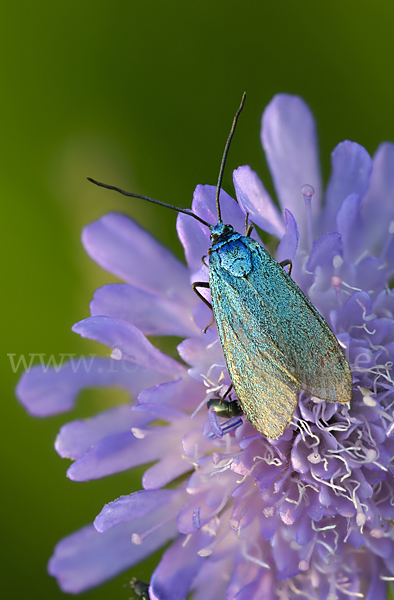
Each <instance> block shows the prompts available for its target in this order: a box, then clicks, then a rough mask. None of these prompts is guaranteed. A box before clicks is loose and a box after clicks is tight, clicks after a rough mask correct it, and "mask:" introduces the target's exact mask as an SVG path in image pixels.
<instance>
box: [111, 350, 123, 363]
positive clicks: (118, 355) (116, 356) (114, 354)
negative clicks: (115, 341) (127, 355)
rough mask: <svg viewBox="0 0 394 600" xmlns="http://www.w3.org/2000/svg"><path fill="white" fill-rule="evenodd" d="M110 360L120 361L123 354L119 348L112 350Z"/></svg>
mask: <svg viewBox="0 0 394 600" xmlns="http://www.w3.org/2000/svg"><path fill="white" fill-rule="evenodd" d="M111 358H113V359H114V360H122V358H123V352H122V350H121V349H120V348H114V349H113V350H112V352H111Z"/></svg>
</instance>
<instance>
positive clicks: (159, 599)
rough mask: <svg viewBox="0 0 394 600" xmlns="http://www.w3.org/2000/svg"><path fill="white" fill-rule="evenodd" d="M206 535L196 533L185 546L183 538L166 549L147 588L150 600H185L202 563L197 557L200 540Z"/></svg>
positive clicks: (200, 544) (201, 545)
mask: <svg viewBox="0 0 394 600" xmlns="http://www.w3.org/2000/svg"><path fill="white" fill-rule="evenodd" d="M206 538H208V536H207V535H206V534H201V532H198V533H197V534H195V535H193V536H192V537H191V538H190V539H189V540H188V542H187V544H185V543H184V542H185V539H186V538H185V536H181V537H180V538H179V539H178V540H176V541H175V542H174V543H173V544H172V546H170V548H168V549H167V550H166V551H165V552H164V554H163V556H162V558H161V561H160V563H159V565H158V567H157V568H156V570H155V571H154V573H153V575H152V578H151V582H150V588H149V594H150V597H151V600H185V598H186V596H187V595H188V593H189V590H190V587H191V584H192V582H193V580H194V578H195V576H196V575H197V573H198V571H199V570H200V568H201V566H202V565H203V563H204V560H205V559H204V558H202V557H201V556H198V554H197V552H198V550H199V549H200V547H204V546H205V544H204V542H203V543H202V540H204V539H206Z"/></svg>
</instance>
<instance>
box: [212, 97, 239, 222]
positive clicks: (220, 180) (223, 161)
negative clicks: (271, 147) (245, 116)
mask: <svg viewBox="0 0 394 600" xmlns="http://www.w3.org/2000/svg"><path fill="white" fill-rule="evenodd" d="M245 99H246V92H244V93H243V95H242V100H241V104H240V106H239V109H238V110H237V112H236V113H235V117H234V120H233V124H232V125H231V130H230V135H229V136H228V138H227V143H226V146H225V148H224V152H223V158H222V164H221V165H220V171H219V179H218V184H217V186H216V209H217V211H218V223H221V222H222V214H221V211H220V204H219V195H220V190H221V187H222V179H223V173H224V167H225V166H226V160H227V155H228V151H229V148H230V144H231V140H232V139H233V135H234V131H235V128H236V126H237V121H238V117H239V115H240V114H241V112H242V109H243V107H244V104H245Z"/></svg>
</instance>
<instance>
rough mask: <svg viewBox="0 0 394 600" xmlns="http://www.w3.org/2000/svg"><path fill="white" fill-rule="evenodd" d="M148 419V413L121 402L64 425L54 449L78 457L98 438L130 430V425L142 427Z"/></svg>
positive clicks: (70, 456) (64, 456)
mask: <svg viewBox="0 0 394 600" xmlns="http://www.w3.org/2000/svg"><path fill="white" fill-rule="evenodd" d="M149 421H150V418H149V416H148V415H142V414H141V413H136V412H134V411H132V410H131V407H130V405H128V404H122V405H121V406H117V407H116V408H112V409H111V410H106V411H105V412H102V413H99V414H97V415H95V416H94V417H92V418H90V419H80V420H78V421H73V422H71V423H67V424H66V425H64V426H63V427H62V428H61V430H60V431H59V434H58V436H57V438H56V442H55V448H56V451H57V452H58V453H59V454H60V456H62V457H63V458H71V459H73V460H75V459H77V458H80V457H81V456H83V455H84V454H85V453H86V452H88V451H89V450H90V449H91V448H92V447H93V446H95V444H97V443H98V442H99V441H100V440H102V439H104V438H106V437H108V436H110V435H114V434H117V433H122V432H124V431H130V430H131V428H132V427H144V426H145V425H146V423H148V422H149Z"/></svg>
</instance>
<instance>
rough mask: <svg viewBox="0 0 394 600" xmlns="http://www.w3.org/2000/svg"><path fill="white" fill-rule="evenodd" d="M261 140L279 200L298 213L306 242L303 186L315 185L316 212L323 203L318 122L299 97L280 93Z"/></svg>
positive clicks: (267, 112)
mask: <svg viewBox="0 0 394 600" xmlns="http://www.w3.org/2000/svg"><path fill="white" fill-rule="evenodd" d="M261 140H262V144H263V148H264V150H265V154H266V157H267V161H268V165H269V167H270V171H271V174H272V178H273V180H274V185H275V189H276V193H277V195H278V200H279V203H280V205H281V207H282V209H283V210H284V209H285V208H288V209H289V210H291V212H292V214H293V215H294V217H295V219H296V221H297V223H298V226H299V228H300V234H301V245H302V246H304V245H305V243H306V211H305V204H304V201H303V199H302V195H301V187H302V186H303V185H305V184H309V185H312V186H313V188H314V189H315V195H314V197H313V202H312V212H313V214H316V213H317V212H318V210H319V207H320V202H321V175H320V166H319V160H318V148H317V139H316V129H315V121H314V119H313V116H312V113H311V111H310V110H309V107H308V106H307V105H306V104H305V102H304V101H303V100H301V98H299V97H298V96H290V95H288V94H278V95H277V96H275V97H274V99H273V100H271V102H270V103H269V104H268V106H267V108H266V109H265V111H264V113H263V119H262V130H261Z"/></svg>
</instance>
